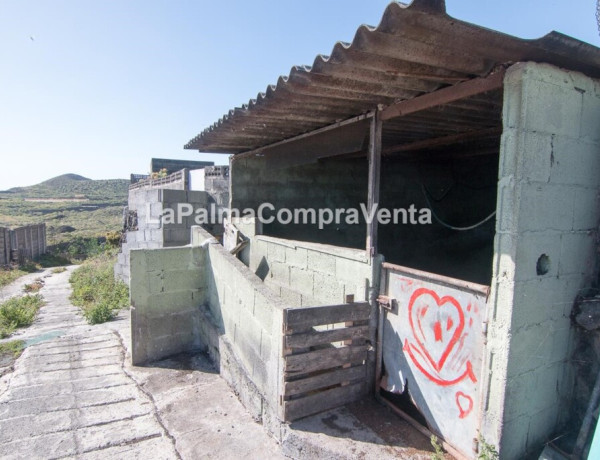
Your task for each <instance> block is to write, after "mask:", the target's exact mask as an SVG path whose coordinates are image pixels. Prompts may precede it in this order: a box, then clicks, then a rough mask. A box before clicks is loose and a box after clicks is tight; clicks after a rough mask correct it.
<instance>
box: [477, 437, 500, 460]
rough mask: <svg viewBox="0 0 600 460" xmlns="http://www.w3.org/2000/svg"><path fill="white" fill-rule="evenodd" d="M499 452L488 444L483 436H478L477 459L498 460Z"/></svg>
mask: <svg viewBox="0 0 600 460" xmlns="http://www.w3.org/2000/svg"><path fill="white" fill-rule="evenodd" d="M499 458H500V454H499V453H498V451H497V450H496V446H494V445H492V444H488V443H487V442H486V441H485V439H484V438H483V436H481V435H480V436H479V456H478V457H477V459H478V460H498V459H499Z"/></svg>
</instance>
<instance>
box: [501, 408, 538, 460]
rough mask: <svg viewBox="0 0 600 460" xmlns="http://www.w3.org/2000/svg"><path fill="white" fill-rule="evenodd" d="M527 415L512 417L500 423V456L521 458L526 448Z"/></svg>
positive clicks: (511, 458) (528, 418)
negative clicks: (508, 420)
mask: <svg viewBox="0 0 600 460" xmlns="http://www.w3.org/2000/svg"><path fill="white" fill-rule="evenodd" d="M530 420H531V418H530V417H529V416H526V415H524V416H522V417H519V418H516V419H513V420H511V421H510V423H508V422H507V421H505V422H504V423H503V425H502V443H501V445H500V449H499V451H500V458H502V459H507V460H508V459H510V460H517V459H522V458H523V453H524V452H525V451H526V449H527V430H528V429H529V422H530Z"/></svg>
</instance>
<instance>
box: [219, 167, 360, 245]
mask: <svg viewBox="0 0 600 460" xmlns="http://www.w3.org/2000/svg"><path fill="white" fill-rule="evenodd" d="M367 174H368V167H367V162H366V160H365V159H358V160H332V159H329V160H323V161H320V162H318V163H314V164H308V165H301V166H293V167H289V168H277V169H270V168H269V167H268V166H267V162H266V160H265V159H264V158H262V157H252V158H245V157H233V158H232V161H231V177H230V181H231V193H232V195H231V206H232V208H237V209H239V210H240V211H243V210H244V209H246V208H250V209H254V210H255V211H257V210H258V207H259V206H260V205H261V204H263V203H265V202H266V203H271V204H273V205H274V206H275V208H276V209H282V208H288V209H292V210H293V209H295V208H298V209H301V208H314V209H317V210H318V209H319V208H328V209H336V208H344V209H348V208H356V209H359V210H360V203H364V204H366V202H367V190H368V188H367ZM266 217H268V216H266ZM263 230H264V234H265V235H269V236H275V237H279V238H287V239H294V240H302V241H313V242H319V243H325V244H332V245H336V246H342V247H350V248H363V247H364V246H365V239H366V225H365V224H364V220H363V219H362V218H361V223H360V224H358V225H347V224H346V223H345V222H342V223H341V224H340V225H335V224H330V225H325V226H324V228H323V229H321V230H319V229H318V228H317V225H310V224H308V225H294V224H290V225H282V224H277V223H272V224H265V225H264V228H263Z"/></svg>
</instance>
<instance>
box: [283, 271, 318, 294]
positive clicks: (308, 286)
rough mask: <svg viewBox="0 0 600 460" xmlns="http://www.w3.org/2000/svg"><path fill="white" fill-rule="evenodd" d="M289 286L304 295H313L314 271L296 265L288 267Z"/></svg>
mask: <svg viewBox="0 0 600 460" xmlns="http://www.w3.org/2000/svg"><path fill="white" fill-rule="evenodd" d="M289 270H290V287H291V288H292V289H294V290H295V291H297V292H299V293H301V294H302V295H304V296H309V297H312V296H313V286H314V272H312V271H311V270H305V269H302V268H298V267H294V266H292V267H289Z"/></svg>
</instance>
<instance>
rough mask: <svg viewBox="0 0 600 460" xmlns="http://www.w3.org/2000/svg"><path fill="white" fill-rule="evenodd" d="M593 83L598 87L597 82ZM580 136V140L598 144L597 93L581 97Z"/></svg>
mask: <svg viewBox="0 0 600 460" xmlns="http://www.w3.org/2000/svg"><path fill="white" fill-rule="evenodd" d="M595 83H596V87H597V88H598V87H599V86H600V85H598V82H595ZM596 91H598V90H596ZM580 134H581V138H582V139H585V140H587V141H592V142H595V143H598V142H600V94H598V93H595V94H594V93H591V92H589V93H586V94H584V95H583V113H582V114H581V131H580Z"/></svg>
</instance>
